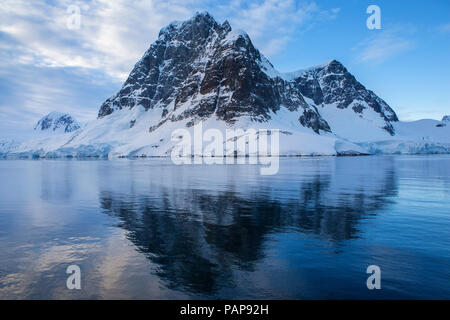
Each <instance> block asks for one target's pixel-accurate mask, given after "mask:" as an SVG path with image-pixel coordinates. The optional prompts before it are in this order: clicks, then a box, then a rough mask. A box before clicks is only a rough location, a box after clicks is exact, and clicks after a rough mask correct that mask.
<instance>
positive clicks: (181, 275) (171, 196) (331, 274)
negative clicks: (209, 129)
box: [0, 156, 450, 299]
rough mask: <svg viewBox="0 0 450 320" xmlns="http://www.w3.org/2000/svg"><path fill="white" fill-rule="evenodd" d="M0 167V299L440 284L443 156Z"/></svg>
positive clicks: (448, 284)
mask: <svg viewBox="0 0 450 320" xmlns="http://www.w3.org/2000/svg"><path fill="white" fill-rule="evenodd" d="M0 181H1V183H0V298H1V299H7V298H19V299H21V298H28V299H36V298H45V299H47V298H58V299H66V298H89V299H90V298H94V299H97V298H99V299H102V298H119V299H122V298H144V299H172V298H176V299H178V298H202V299H203V298H207V299H209V298H223V299H234V298H250V299H253V298H263V299H264V298H271V299H287V298H289V299H305V298H306V299H311V298H315V299H323V298H331V299H339V298H368V299H371V298H376V299H380V298H389V299H391V298H443V299H449V298H450V268H449V267H450V203H449V199H450V157H449V156H385V157H381V156H380V157H349V158H334V157H323V158H302V159H300V158H291V159H282V160H281V163H280V172H279V174H277V175H274V176H261V175H260V174H259V167H258V166H256V165H251V166H250V165H248V166H243V165H228V166H206V165H205V166H175V165H172V164H171V163H170V162H169V160H161V159H159V160H150V159H143V160H125V159H124V160H117V161H75V160H74V161H70V160H67V161H65V160H46V161H42V160H40V161H39V160H36V161H26V160H20V161H6V160H5V161H0ZM72 264H76V265H78V266H80V268H81V277H82V279H81V281H82V289H81V290H78V291H76V290H73V291H71V290H68V289H67V288H66V279H67V277H68V275H67V274H66V272H65V271H66V268H67V266H69V265H72ZM369 265H378V266H379V267H380V268H381V286H382V289H381V290H368V289H367V287H366V279H367V277H368V276H369V275H368V274H366V268H367V267H368V266H369Z"/></svg>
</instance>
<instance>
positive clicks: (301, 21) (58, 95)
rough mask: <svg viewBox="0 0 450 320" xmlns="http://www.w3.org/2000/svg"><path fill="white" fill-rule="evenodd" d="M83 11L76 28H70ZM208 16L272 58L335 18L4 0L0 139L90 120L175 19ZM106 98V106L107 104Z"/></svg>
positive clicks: (309, 7)
mask: <svg viewBox="0 0 450 320" xmlns="http://www.w3.org/2000/svg"><path fill="white" fill-rule="evenodd" d="M73 5H75V6H78V8H79V9H80V13H81V20H80V22H81V24H80V28H79V29H75V30H72V29H69V28H68V27H67V22H68V19H69V18H70V12H68V10H67V9H68V8H69V6H73ZM203 10H208V11H210V12H211V14H213V15H214V16H215V18H216V19H217V20H218V21H219V22H222V21H223V20H225V19H228V20H229V21H230V23H231V24H232V27H233V28H234V29H242V30H245V31H246V32H247V33H248V34H249V35H250V37H251V38H252V40H253V42H254V44H255V46H256V47H257V48H259V49H261V51H262V52H263V53H264V54H265V55H267V56H273V55H276V54H277V53H279V52H280V51H282V50H283V48H284V47H285V46H286V44H287V43H288V42H289V41H290V40H292V38H293V37H294V36H295V35H296V34H297V33H298V32H299V29H306V28H310V27H311V26H312V25H315V24H316V23H320V22H322V21H325V20H330V19H334V18H335V17H336V16H337V15H338V14H339V9H337V8H336V9H328V10H325V9H323V8H321V7H319V5H317V4H316V3H315V2H314V1H310V0H297V1H295V0H249V1H241V0H232V1H230V2H223V1H221V0H209V1H208V0H171V1H166V0H152V1H149V0H115V1H110V0H90V1H89V0H58V1H53V0H48V1H29V0H3V1H2V5H1V6H0V135H3V134H4V133H5V132H10V131H12V130H15V129H17V130H19V129H20V128H22V129H24V130H26V128H32V126H33V124H34V122H35V121H37V120H38V119H39V118H40V117H41V116H43V115H44V114H46V113H48V112H50V111H53V110H59V111H62V112H69V113H71V114H72V115H74V116H75V117H76V118H78V119H79V120H80V121H86V120H89V119H93V118H95V116H96V113H97V111H98V107H99V105H100V104H101V102H102V101H103V100H104V99H106V98H107V97H108V95H110V94H113V91H114V90H117V89H118V87H119V85H120V82H121V81H123V80H124V79H125V78H126V77H127V75H128V73H129V72H130V71H131V69H132V67H133V65H134V64H135V63H136V62H137V61H138V60H139V59H140V57H141V56H142V55H143V54H144V52H145V50H146V49H147V48H148V47H149V45H150V44H151V43H152V42H153V41H154V40H155V39H156V38H157V37H158V34H159V30H160V29H161V28H162V27H164V26H165V25H167V24H168V23H170V22H171V21H173V20H185V19H187V18H189V17H190V16H192V15H193V14H194V13H195V12H196V11H203ZM102 99H103V100H102Z"/></svg>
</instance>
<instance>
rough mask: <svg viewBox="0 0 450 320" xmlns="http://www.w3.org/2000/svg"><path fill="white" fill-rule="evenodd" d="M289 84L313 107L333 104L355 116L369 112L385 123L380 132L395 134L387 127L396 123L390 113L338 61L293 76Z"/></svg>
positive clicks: (392, 112) (389, 109) (393, 115)
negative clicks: (350, 111) (347, 109)
mask: <svg viewBox="0 0 450 320" xmlns="http://www.w3.org/2000/svg"><path fill="white" fill-rule="evenodd" d="M292 81H293V82H294V83H295V86H296V87H297V88H298V89H299V90H300V92H301V94H302V95H303V96H304V97H307V98H310V99H312V100H313V101H314V104H316V105H321V104H335V105H336V107H337V108H339V109H345V108H352V109H353V111H354V112H356V113H362V112H363V110H364V109H365V108H368V107H369V108H372V109H373V110H374V111H375V112H377V113H379V114H380V116H381V117H382V118H384V120H385V121H386V125H385V127H384V129H385V130H386V131H388V132H389V133H390V134H391V135H394V134H395V131H394V128H393V126H392V124H391V123H390V122H395V121H398V118H397V115H396V114H395V112H394V110H392V109H391V108H390V107H389V105H388V104H387V103H386V102H385V101H384V100H382V99H381V98H379V97H378V96H377V95H376V94H375V93H373V92H372V91H370V90H367V89H366V88H365V87H364V86H363V85H362V84H361V83H360V82H358V81H357V80H356V78H355V77H354V76H353V75H352V74H351V73H350V72H348V70H347V69H346V68H345V67H344V65H343V64H342V63H340V62H339V61H336V60H331V61H330V62H328V63H325V64H323V65H319V66H316V67H312V68H309V69H306V70H303V71H300V72H297V73H296V74H295V77H294V79H293V80H292Z"/></svg>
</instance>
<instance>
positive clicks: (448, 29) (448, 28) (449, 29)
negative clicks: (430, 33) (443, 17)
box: [438, 23, 450, 34]
mask: <svg viewBox="0 0 450 320" xmlns="http://www.w3.org/2000/svg"><path fill="white" fill-rule="evenodd" d="M438 31H439V32H441V33H444V34H450V23H447V24H443V25H440V26H439V27H438Z"/></svg>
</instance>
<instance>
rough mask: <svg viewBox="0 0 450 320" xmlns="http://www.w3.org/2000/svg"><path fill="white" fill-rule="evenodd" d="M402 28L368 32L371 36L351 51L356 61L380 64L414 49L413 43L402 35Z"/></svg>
mask: <svg viewBox="0 0 450 320" xmlns="http://www.w3.org/2000/svg"><path fill="white" fill-rule="evenodd" d="M403 30H404V29H403V28H391V29H385V30H374V31H370V32H371V35H370V36H369V37H368V38H367V39H365V40H363V41H361V42H360V43H358V44H357V45H356V46H355V47H354V48H352V50H353V51H355V52H357V54H356V60H357V61H358V62H363V63H366V62H367V63H368V62H370V63H372V62H375V63H381V62H384V61H386V60H388V59H391V58H393V57H395V56H397V55H399V54H401V53H404V52H406V51H409V50H411V49H412V48H414V46H415V43H414V42H413V41H412V40H410V39H409V38H408V37H406V36H405V35H404V33H407V34H409V33H410V31H408V32H403Z"/></svg>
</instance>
